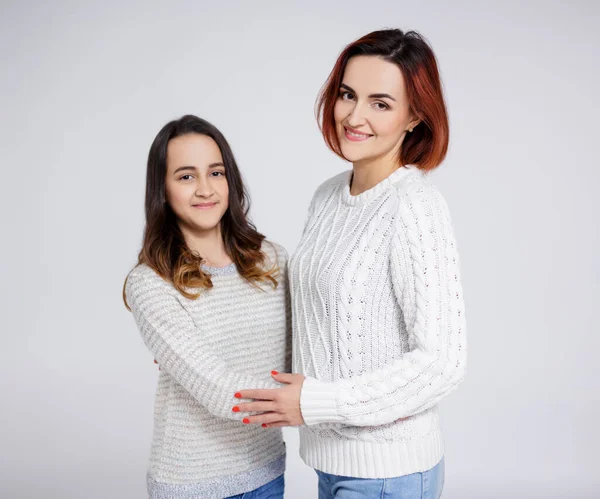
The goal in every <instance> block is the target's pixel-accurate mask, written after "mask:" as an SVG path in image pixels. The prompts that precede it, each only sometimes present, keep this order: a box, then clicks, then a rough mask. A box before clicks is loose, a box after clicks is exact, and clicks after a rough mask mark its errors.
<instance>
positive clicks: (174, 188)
mask: <svg viewBox="0 0 600 499" xmlns="http://www.w3.org/2000/svg"><path fill="white" fill-rule="evenodd" d="M165 183H166V194H167V202H168V203H169V205H170V206H171V209H172V210H173V211H174V212H175V215H176V216H177V219H178V221H179V224H180V226H181V225H183V226H184V227H186V228H188V229H190V230H192V231H194V232H198V231H202V232H205V231H211V230H214V229H216V228H218V226H219V223H220V222H221V218H222V217H223V215H224V214H225V212H226V211H227V208H228V206H229V186H228V184H227V178H226V177H225V165H224V164H223V157H222V156H221V151H220V150H219V147H218V146H217V143H216V142H215V141H214V140H213V139H211V138H210V137H207V136H206V135H200V134H198V133H190V134H187V135H182V136H180V137H176V138H174V139H171V140H170V141H169V144H168V145H167V174H166V179H165Z"/></svg>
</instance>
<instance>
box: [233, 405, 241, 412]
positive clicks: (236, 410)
mask: <svg viewBox="0 0 600 499" xmlns="http://www.w3.org/2000/svg"><path fill="white" fill-rule="evenodd" d="M231 410H232V411H233V412H240V408H239V407H238V406H237V405H236V406H235V407H234V408H233V409H231Z"/></svg>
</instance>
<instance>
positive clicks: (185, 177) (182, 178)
mask: <svg viewBox="0 0 600 499" xmlns="http://www.w3.org/2000/svg"><path fill="white" fill-rule="evenodd" d="M191 178H192V176H191V175H182V176H181V177H179V180H190V179H191Z"/></svg>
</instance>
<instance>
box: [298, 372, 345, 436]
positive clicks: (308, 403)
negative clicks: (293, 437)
mask: <svg viewBox="0 0 600 499" xmlns="http://www.w3.org/2000/svg"><path fill="white" fill-rule="evenodd" d="M300 411H301V412H302V417H303V418H304V423H306V425H307V426H311V425H315V424H319V423H339V422H341V421H343V418H342V416H341V415H340V414H339V413H338V408H337V396H336V391H335V389H334V388H333V384H332V383H324V382H323V381H319V380H316V379H315V378H308V377H307V378H306V379H305V380H304V384H303V385H302V391H301V392H300Z"/></svg>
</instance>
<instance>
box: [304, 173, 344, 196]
mask: <svg viewBox="0 0 600 499" xmlns="http://www.w3.org/2000/svg"><path fill="white" fill-rule="evenodd" d="M351 174H352V170H346V171H343V172H342V173H338V174H337V175H334V176H333V177H330V178H328V179H327V180H325V181H324V182H322V183H321V185H319V186H318V187H317V188H316V190H315V193H314V195H313V201H315V200H317V199H319V198H325V197H327V196H328V195H329V194H330V193H331V192H333V191H335V190H337V189H339V188H340V187H343V186H344V185H346V184H347V183H348V181H349V180H350V175H351Z"/></svg>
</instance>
